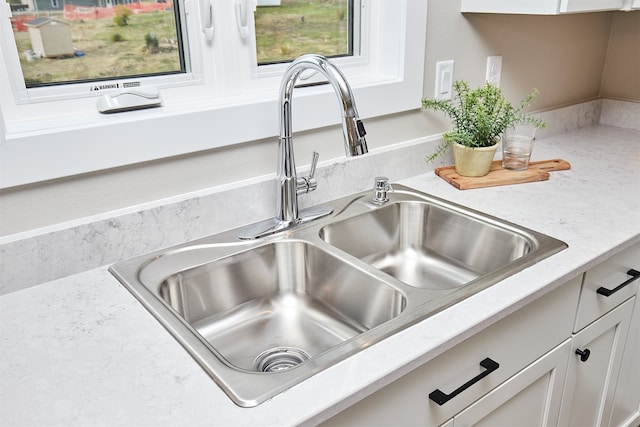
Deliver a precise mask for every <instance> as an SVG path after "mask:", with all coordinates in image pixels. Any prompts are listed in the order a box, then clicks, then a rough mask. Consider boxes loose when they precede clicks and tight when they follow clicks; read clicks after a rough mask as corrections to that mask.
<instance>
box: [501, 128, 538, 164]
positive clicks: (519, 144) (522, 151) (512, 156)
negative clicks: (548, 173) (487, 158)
mask: <svg viewBox="0 0 640 427" xmlns="http://www.w3.org/2000/svg"><path fill="white" fill-rule="evenodd" d="M535 136H536V127H535V126H532V125H515V126H514V127H511V128H508V129H506V130H505V132H504V134H503V136H502V167H503V168H505V169H510V170H516V171H521V170H526V169H527V168H528V167H529V159H530V158H531V151H532V150H533V141H534V140H535Z"/></svg>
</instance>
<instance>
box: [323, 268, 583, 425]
mask: <svg viewBox="0 0 640 427" xmlns="http://www.w3.org/2000/svg"><path fill="white" fill-rule="evenodd" d="M581 277H582V276H580V277H578V278H576V279H574V280H572V281H570V282H568V283H566V284H565V285H563V286H561V287H560V288H558V289H556V290H554V291H552V292H550V293H549V294H547V295H545V296H543V297H542V298H540V299H538V300H536V301H534V302H533V303H531V304H529V305H527V306H525V307H523V308H522V309H520V310H518V311H516V312H515V313H513V314H511V315H510V316H508V317H506V318H505V319H502V320H500V321H498V322H497V323H495V324H494V325H492V326H490V327H489V328H487V329H485V330H484V331H482V332H480V333H478V334H476V335H474V336H472V337H471V338H469V339H467V340H465V341H464V342H462V343H460V344H458V345H457V346H456V347H454V348H453V349H451V350H449V351H447V352H445V353H444V354H442V355H440V356H438V357H436V358H435V359H433V360H432V361H430V362H429V363H427V364H425V365H424V366H421V367H419V368H417V369H416V370H414V371H413V372H411V373H409V374H407V375H405V376H404V377H402V378H400V379H399V380H397V381H395V382H393V383H391V384H389V385H388V386H386V387H385V388H383V389H382V390H379V391H378V392H376V393H374V394H372V395H371V396H369V397H367V398H365V399H364V400H362V401H361V402H359V403H357V404H355V405H354V406H352V407H350V408H348V409H346V410H345V411H343V412H342V413H340V414H338V415H336V416H335V417H334V418H332V419H330V420H328V421H327V422H326V426H339V425H343V426H358V425H361V426H390V425H393V426H437V425H440V424H443V423H444V422H446V421H447V420H449V419H451V418H453V417H454V416H455V415H457V414H459V413H461V411H463V410H464V409H465V408H467V407H469V405H471V404H473V403H474V402H477V401H478V400H479V399H481V398H482V397H485V396H487V393H489V392H492V391H494V392H495V394H494V395H492V396H493V397H488V399H487V400H486V401H485V403H484V404H481V405H480V406H479V407H478V411H480V412H482V411H484V410H486V408H489V407H491V406H497V405H500V402H502V401H505V402H506V401H508V400H509V399H508V397H507V395H508V394H516V393H519V392H520V391H522V393H523V394H522V395H521V396H520V398H519V399H516V400H514V401H513V405H514V406H513V407H514V408H517V407H518V406H520V405H525V404H527V402H538V403H540V399H544V397H543V393H542V389H545V388H546V389H547V390H549V387H551V390H553V391H556V392H557V390H558V389H557V387H558V385H559V384H560V385H561V384H562V382H560V383H557V382H556V380H557V379H558V378H559V377H558V375H559V374H558V371H563V370H564V368H562V367H561V366H556V367H552V366H551V365H550V364H548V363H549V362H547V361H545V362H541V365H538V366H537V367H535V368H531V371H530V372H529V373H522V372H521V371H522V370H523V369H524V368H526V367H527V366H530V365H531V366H536V365H537V362H539V361H540V360H538V359H540V358H541V357H542V356H544V355H545V354H547V353H549V352H550V351H551V350H552V349H554V348H556V347H557V346H558V345H560V344H561V343H563V342H564V341H566V340H567V339H568V338H569V337H570V335H571V330H572V326H573V321H574V317H575V311H572V310H567V307H576V306H577V303H578V294H579V290H580V284H581V282H582V280H581ZM558 352H559V353H560V352H561V350H558ZM554 354H555V356H554V357H553V358H552V359H550V360H553V362H554V363H553V364H555V363H556V362H557V360H558V359H556V358H557V357H560V358H561V356H558V354H556V353H555V352H554ZM565 354H566V353H565ZM487 359H489V361H488V360H487ZM543 359H544V358H543ZM541 360H542V359H541ZM564 360H565V362H564V363H565V365H566V357H565V359H564ZM534 362H536V363H535V364H534ZM532 364H533V365H532ZM496 365H497V366H496ZM560 365H562V364H560ZM525 371H526V370H525ZM519 372H520V373H521V374H522V376H521V377H519V379H516V378H518V377H517V375H516V374H518V373H519ZM523 372H524V371H523ZM514 375H515V377H514ZM535 377H537V378H535ZM550 378H553V381H552V385H551V386H550V385H549V383H548V381H549V379H550ZM562 378H564V377H563V376H562ZM507 380H509V383H510V381H511V380H513V381H514V382H513V383H511V384H512V385H511V386H509V385H507V386H505V387H504V388H501V387H499V386H501V385H505V384H504V383H505V381H507ZM538 380H540V381H539V382H538ZM518 389H520V390H518ZM436 390H439V391H440V392H441V394H442V395H445V397H444V399H443V400H446V401H442V400H441V401H440V402H439V403H437V402H435V401H434V400H432V399H430V396H432V397H433V396H434V392H436ZM436 394H437V393H436ZM447 396H450V398H448V397H447ZM437 400H439V399H437ZM554 404H559V399H556V400H554ZM532 406H535V404H532ZM508 407H509V406H505V410H507V408H508ZM537 408H539V410H540V411H541V412H540V414H539V416H540V417H542V418H544V417H545V416H546V415H544V413H545V412H547V411H551V410H552V408H556V409H553V412H554V413H555V414H556V416H557V412H558V409H559V406H558V407H554V406H553V405H552V407H549V408H548V407H547V406H546V405H541V404H540V405H538V406H537ZM470 416H474V415H473V413H472V414H471V415H470Z"/></svg>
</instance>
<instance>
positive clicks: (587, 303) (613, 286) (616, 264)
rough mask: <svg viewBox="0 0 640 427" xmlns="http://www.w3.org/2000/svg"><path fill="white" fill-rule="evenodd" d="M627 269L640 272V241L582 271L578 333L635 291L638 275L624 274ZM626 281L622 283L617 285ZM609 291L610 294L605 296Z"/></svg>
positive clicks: (576, 325)
mask: <svg viewBox="0 0 640 427" xmlns="http://www.w3.org/2000/svg"><path fill="white" fill-rule="evenodd" d="M630 270H635V271H640V243H638V244H635V245H634V246H632V247H630V248H628V249H625V250H624V251H622V252H620V253H619V254H617V255H614V256H612V257H611V258H609V259H608V260H606V261H604V262H602V263H601V264H598V265H597V266H595V267H593V268H592V269H591V270H589V271H587V272H586V273H585V277H584V282H583V284H582V292H581V293H580V303H579V306H578V314H577V316H576V324H575V327H574V332H578V331H579V330H581V329H582V328H584V327H585V326H587V325H588V324H590V323H591V322H593V321H594V320H596V319H598V318H599V317H601V316H603V315H604V314H606V313H607V312H609V311H611V310H612V309H614V308H615V307H617V306H618V305H620V304H621V303H623V302H624V301H626V300H628V299H629V298H631V297H632V296H633V295H635V294H636V293H637V292H638V283H639V282H640V278H637V279H635V280H633V275H630V274H627V273H629V271H630ZM625 283H627V284H626V285H625V286H623V287H620V286H621V285H623V284H625ZM609 291H613V293H611V294H610V295H608V296H607V295H606V294H608V293H609ZM598 292H600V293H598Z"/></svg>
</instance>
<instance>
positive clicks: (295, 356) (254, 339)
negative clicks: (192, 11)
mask: <svg viewBox="0 0 640 427" xmlns="http://www.w3.org/2000/svg"><path fill="white" fill-rule="evenodd" d="M157 292H158V294H159V295H160V297H161V298H162V300H163V301H165V302H166V303H167V304H168V305H169V306H170V307H171V308H172V309H173V310H175V311H176V312H177V313H178V315H179V316H180V317H182V318H183V319H184V320H185V321H186V322H187V323H188V324H189V325H191V326H192V327H193V328H194V329H195V330H196V331H197V332H198V333H199V334H200V335H201V336H202V337H204V339H206V341H207V342H209V343H210V344H211V345H212V346H213V347H214V348H215V349H216V350H217V352H218V353H220V355H221V356H222V357H223V358H224V359H225V360H226V361H227V362H228V363H230V364H231V365H233V366H234V367H235V368H238V369H242V370H247V371H256V372H276V371H280V370H284V369H289V368H291V367H293V366H296V365H298V364H300V363H303V362H304V361H306V360H307V359H310V358H313V357H314V356H317V355H319V354H321V353H322V352H324V351H326V350H329V349H331V348H333V347H335V346H337V345H338V344H340V343H342V342H344V341H347V340H349V339H351V338H353V337H354V336H356V335H358V334H360V333H362V332H364V331H367V330H369V329H371V328H373V327H376V326H378V325H380V324H382V323H384V322H386V321H388V320H390V319H392V318H394V317H395V316H397V315H398V314H399V313H400V312H401V311H402V308H403V307H404V297H403V296H402V294H401V293H400V292H398V291H397V290H395V289H394V288H392V287H390V286H388V285H386V284H384V283H381V282H379V281H377V280H375V279H373V278H372V277H371V276H368V275H367V274H365V273H363V272H362V271H360V270H358V269H355V268H351V267H350V266H349V265H347V264H346V263H344V262H343V261H341V260H340V259H338V258H336V257H334V256H332V255H330V254H328V253H327V252H325V251H323V250H322V249H320V248H318V247H317V246H314V245H312V244H310V243H306V242H301V241H296V240H285V241H278V242H272V243H268V244H265V245H263V246H258V247H256V248H253V249H249V250H246V251H243V252H240V253H237V254H234V255H230V256H228V257H225V258H222V259H219V260H216V261H212V262H209V263H206V264H204V265H200V266H197V267H193V268H190V269H188V270H185V271H180V272H178V273H176V274H173V275H171V276H169V277H167V278H166V279H164V280H163V281H162V282H161V283H160V285H159V286H158V288H157Z"/></svg>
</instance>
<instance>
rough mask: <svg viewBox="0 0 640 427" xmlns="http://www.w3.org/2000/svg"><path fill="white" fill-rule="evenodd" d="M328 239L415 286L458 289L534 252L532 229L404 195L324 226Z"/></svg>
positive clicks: (330, 242) (322, 235)
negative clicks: (524, 231) (523, 230)
mask: <svg viewBox="0 0 640 427" xmlns="http://www.w3.org/2000/svg"><path fill="white" fill-rule="evenodd" d="M320 237H321V238H322V239H323V240H325V241H326V242H327V243H329V244H331V245H333V246H335V247H337V248H339V249H341V250H343V251H345V252H347V253H349V254H351V255H353V256H355V257H357V258H360V259H361V260H362V261H365V262H367V263H368V264H370V265H371V266H373V267H375V268H377V269H379V270H382V271H384V272H385V273H387V274H389V275H391V276H394V277H395V278H397V279H398V280H401V281H402V282H404V283H406V284H409V285H411V286H415V287H419V288H425V289H452V288H457V287H460V286H464V285H466V284H467V283H470V282H471V281H473V280H475V279H477V278H478V277H481V276H484V275H485V274H488V273H491V272H494V271H496V270H499V269H501V268H503V267H505V266H507V265H508V264H510V263H511V262H512V261H514V260H517V259H518V258H521V257H522V256H524V255H527V254H528V253H530V252H531V251H532V249H533V247H534V242H533V241H532V240H531V239H530V238H529V237H527V235H525V234H522V233H519V232H517V231H515V230H513V229H510V228H509V227H506V226H504V225H497V224H495V223H492V222H491V221H487V220H486V219H484V218H479V217H476V216H474V215H470V214H469V213H468V212H457V211H455V210H452V209H447V208H445V207H442V206H439V205H436V204H433V203H429V202H426V201H418V200H411V201H399V202H396V203H392V204H389V205H386V206H383V207H381V208H379V209H376V210H373V211H369V212H366V213H363V214H360V215H357V216H354V217H351V218H348V219H345V220H342V221H338V222H335V223H332V224H329V225H327V226H325V227H323V228H322V230H321V231H320Z"/></svg>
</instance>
